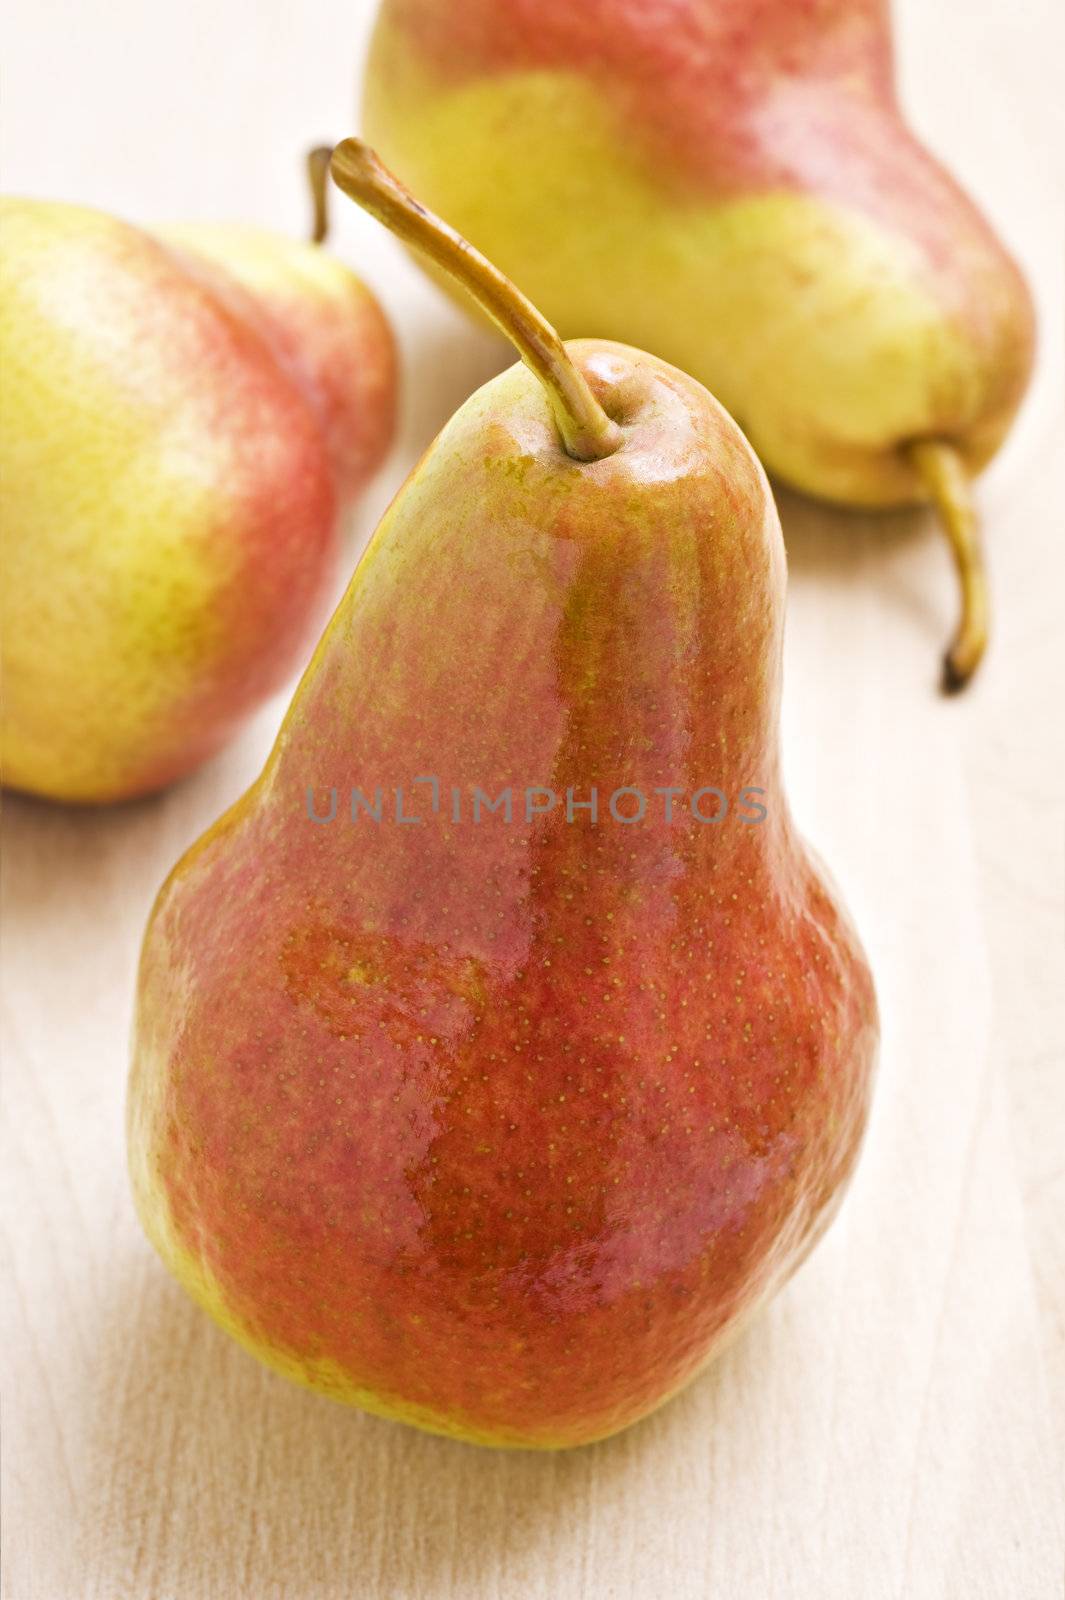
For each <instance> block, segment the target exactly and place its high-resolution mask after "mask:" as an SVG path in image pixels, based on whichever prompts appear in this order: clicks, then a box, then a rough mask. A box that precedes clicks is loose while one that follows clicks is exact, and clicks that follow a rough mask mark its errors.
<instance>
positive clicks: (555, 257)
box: [363, 0, 1033, 688]
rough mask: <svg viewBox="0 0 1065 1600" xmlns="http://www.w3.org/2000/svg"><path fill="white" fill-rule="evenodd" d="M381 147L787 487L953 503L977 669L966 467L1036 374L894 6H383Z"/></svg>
mask: <svg viewBox="0 0 1065 1600" xmlns="http://www.w3.org/2000/svg"><path fill="white" fill-rule="evenodd" d="M363 121H364V126H365V129H366V135H367V137H368V138H369V139H371V140H372V141H373V143H374V144H375V145H376V146H377V148H378V149H379V150H380V151H381V154H382V156H383V157H384V158H385V159H386V160H387V161H388V162H389V163H390V165H391V166H392V167H393V168H394V169H395V171H396V172H397V173H398V174H399V176H400V177H401V178H402V179H403V180H404V181H405V182H407V183H409V184H410V185H411V186H412V187H414V188H415V189H416V190H417V192H418V193H419V194H421V195H423V196H424V198H425V200H426V201H427V203H428V204H430V205H432V206H435V207H436V208H437V209H438V210H440V211H442V212H443V213H444V214H445V215H446V216H448V217H449V218H451V219H452V220H453V222H454V223H455V225H456V226H457V227H459V228H461V229H462V231H463V232H464V233H465V234H466V235H467V237H468V238H469V239H470V240H471V241H472V243H473V244H475V245H476V246H477V247H478V248H480V249H482V250H483V251H485V252H486V254H488V255H489V256H491V257H492V259H493V260H494V261H496V262H497V263H498V265H499V266H500V268H501V269H502V270H503V271H505V272H507V273H509V274H511V276H513V277H514V278H516V279H517V281H518V282H520V283H521V284H522V285H523V286H524V288H525V289H526V291H527V293H528V294H529V295H530V296H531V297H532V298H533V299H534V300H535V301H536V303H537V305H539V306H540V307H541V308H542V310H543V311H544V313H545V315H547V316H548V317H549V318H550V319H551V321H552V322H553V323H554V324H555V325H556V326H557V327H558V329H559V331H560V332H561V334H562V335H563V337H568V336H570V335H573V334H599V335H603V336H605V337H608V338H615V339H625V340H627V341H629V342H630V343H632V344H635V345H639V346H640V347H641V348H643V349H646V350H650V351H653V352H654V353H655V354H656V355H659V356H662V357H664V358H665V359H666V360H667V361H672V362H674V363H675V364H676V365H677V366H679V367H682V368H683V369H684V370H685V371H687V372H690V373H692V374H693V375H694V376H695V377H696V378H698V379H700V380H701V382H703V383H705V384H706V385H707V387H708V388H710V389H711V390H712V391H713V393H714V394H715V395H717V397H718V398H719V399H720V400H721V402H722V403H723V404H724V405H725V406H727V408H728V409H729V410H730V411H731V412H732V414H733V416H735V417H736V419H737V420H738V421H739V423H740V425H741V426H742V427H743V429H744V430H745V432H746V433H747V435H748V437H749V438H750V440H751V443H752V444H753V445H754V447H755V449H756V451H757V452H758V454H759V456H760V457H761V459H762V461H763V462H764V463H765V465H766V466H767V467H768V469H769V470H770V472H773V473H775V474H777V475H779V477H780V478H781V479H783V480H785V481H787V482H788V483H790V484H792V485H794V486H795V487H797V488H799V489H801V490H805V491H807V492H808V493H811V494H814V495H818V496H822V497H824V498H826V499H829V500H834V501H840V502H844V503H846V504H853V505H859V506H870V507H881V506H884V507H887V506H898V505H907V504H910V503H913V502H919V501H922V500H927V499H929V498H931V499H933V500H935V501H936V502H937V503H938V504H939V506H940V508H941V512H942V517H943V522H944V526H945V528H946V531H947V533H948V534H949V536H950V539H951V541H952V545H953V549H954V554H955V558H956V561H957V565H958V569H959V576H960V582H961V586H962V613H963V614H962V618H961V622H960V625H959V628H958V632H957V634H956V637H955V638H954V640H953V642H952V645H951V648H950V650H949V652H948V655H947V658H946V666H945V682H946V684H947V686H948V687H953V688H956V687H959V686H960V685H961V684H962V683H964V682H965V681H966V680H967V679H968V678H969V677H970V676H971V675H972V673H973V671H974V670H975V668H976V665H977V663H978V661H979V659H980V656H981V654H982V652H983V649H984V645H985V641H986V635H987V595H986V583H985V579H984V574H983V566H982V558H981V553H980V549H979V541H978V536H977V529H976V524H975V519H974V516H973V512H972V507H971V496H970V492H969V483H968V479H969V476H970V475H971V474H972V473H974V472H976V471H978V470H979V468H981V467H982V466H983V465H984V464H985V462H987V461H988V460H989V458H990V457H991V456H992V455H993V454H994V452H995V450H996V449H997V448H998V446H999V444H1000V443H1001V442H1002V439H1003V437H1004V436H1005V434H1006V432H1007V429H1008V428H1009V425H1010V423H1011V421H1012V419H1013V416H1014V414H1015V412H1016V409H1017V406H1018V403H1019V401H1020V399H1021V396H1022V394H1023V392H1024V388H1025V384H1026V381H1027V378H1028V373H1029V368H1030V364H1031V356H1032V343H1033V319H1032V309H1031V304H1030V300H1029V296H1028V292H1027V290H1026V288H1025V285H1024V282H1023V280H1022V278H1021V276H1020V274H1019V272H1018V270H1017V267H1016V266H1015V264H1014V263H1013V261H1012V260H1011V259H1010V257H1009V255H1008V254H1007V253H1006V251H1005V250H1004V249H1003V247H1002V245H1001V244H1000V243H999V242H998V240H997V239H996V238H995V236H994V234H993V232H992V230H991V228H990V227H989V225H988V223H987V222H986V221H985V219H984V218H983V217H982V216H981V215H980V213H979V211H978V210H977V209H976V207H975V206H974V205H973V204H972V202H971V201H970V200H969V199H968V198H967V196H966V195H965V194H964V193H963V192H962V190H961V189H960V188H959V187H958V185H957V184H956V183H955V182H954V181H953V179H952V178H951V177H950V176H949V175H948V173H947V172H945V171H944V169H943V168H942V167H941V166H940V165H939V163H938V162H936V161H935V160H934V159H933V157H932V156H931V155H930V154H929V153H928V151H927V150H926V149H925V148H924V147H923V146H922V145H921V143H920V142H919V141H918V140H917V139H916V138H915V137H914V135H913V134H912V133H911V132H910V130H909V129H908V128H907V126H906V124H905V121H904V120H903V118H902V115H901V113H900V109H899V105H898V101H897V98H896V93H895V86H894V75H893V62H892V40H891V29H890V20H889V14H888V5H887V0H805V3H802V4H796V3H795V0H644V3H642V4H638V5H634V4H632V3H631V0H581V3H579V4H572V3H571V0H536V3H535V4H531V3H529V0H464V4H463V5H462V6H461V7H460V8H456V7H454V6H452V5H449V4H447V3H446V0H383V3H382V6H381V10H380V16H379V20H378V24H377V29H376V33H375V36H374V41H373V47H372V50H371V54H370V59H369V66H368V70H367V75H366V83H365V94H364V108H363Z"/></svg>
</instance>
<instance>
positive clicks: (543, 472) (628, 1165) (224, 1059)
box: [128, 140, 877, 1448]
mask: <svg viewBox="0 0 1065 1600" xmlns="http://www.w3.org/2000/svg"><path fill="white" fill-rule="evenodd" d="M333 162H334V174H335V176H336V178H337V181H338V183H339V184H340V185H341V187H343V188H344V189H345V190H347V192H348V193H349V194H351V195H352V196H353V197H355V198H356V199H358V200H359V201H360V202H361V203H362V204H364V205H366V206H367V207H368V208H369V209H371V210H373V211H375V212H376V214H377V215H379V216H380V217H381V218H382V219H383V220H385V221H387V222H388V224H389V225H390V226H391V227H393V228H394V229H395V230H396V231H397V232H400V233H401V234H403V235H405V236H406V237H407V238H408V240H411V241H413V242H415V243H417V244H418V245H419V247H421V248H423V249H427V250H430V251H432V253H433V254H434V257H435V259H436V260H437V262H438V263H439V264H440V265H442V266H443V267H444V268H446V270H448V271H452V272H455V273H456V274H457V275H458V276H459V277H460V279H461V280H462V281H463V282H464V283H465V284H466V286H467V288H468V289H469V290H470V291H471V292H473V293H475V294H476V295H477V296H478V298H479V301H480V303H481V305H482V306H483V308H484V309H485V310H486V311H487V312H488V313H489V314H490V315H492V316H494V317H495V318H496V319H497V320H498V321H499V323H500V325H501V326H502V327H503V328H504V330H505V331H506V332H507V333H508V334H509V335H510V337H511V338H512V339H513V340H514V342H515V344H516V345H517V346H518V349H519V350H520V352H521V354H522V356H523V358H524V361H525V365H524V366H523V365H520V364H519V365H517V366H515V367H513V368H511V369H510V370H509V371H507V372H505V373H503V374H502V375H501V376H500V377H498V378H496V379H494V380H493V381H492V382H490V383H488V384H487V385H485V387H484V388H482V389H480V390H479V391H478V392H477V393H476V394H474V395H473V396H472V397H471V399H469V400H468V401H467V402H466V404H465V405H463V406H462V408H461V409H460V410H459V411H458V412H457V413H456V415H455V416H454V417H453V418H452V419H451V421H450V422H449V423H448V425H447V426H446V427H445V428H444V430H443V432H442V433H441V434H440V436H439V437H438V438H437V440H436V441H435V443H434V444H433V445H432V446H431V447H430V449H429V451H428V452H427V454H426V455H425V457H424V458H423V460H422V461H421V462H420V464H419V465H418V466H417V467H416V468H415V470H414V472H413V473H412V474H411V476H410V477H409V478H408V480H407V482H406V484H405V485H404V487H403V488H402V489H401V490H400V492H399V494H398V495H397V496H396V499H395V500H394V501H393V503H392V505H391V507H390V508H389V510H388V512H387V513H386V515H385V517H384V519H383V520H382V522H381V524H380V526H379V527H378V529H377V531H376V533H375V535H374V537H373V539H372V541H371V543H370V545H369V547H368V549H367V551H366V554H365V555H364V556H363V558H362V561H361V562H360V564H359V566H358V568H357V570H356V572H355V575H354V577H353V579H352V582H351V585H350V587H349V589H348V591H347V593H346V595H345V596H344V599H343V600H342V602H341V604H340V606H339V608H338V610H337V612H336V614H335V616H334V617H333V620H332V622H331V623H330V625H329V627H328V629H327V631H326V633H325V635H324V637H323V639H322V641H321V643H320V644H319V646H318V649H317V651H316V652H315V655H314V657H313V659H312V661H311V663H310V665H309V667H308V669H307V671H306V673H305V674H304V677H303V680H302V682H301V683H300V685H299V688H298V690H297V692H296V697H295V699H294V701H293V703H292V706H291V708H290V710H289V713H288V715H287V717H286V718H285V721H284V724H283V726H282V729H281V732H280V734H279V736H278V739H277V743H276V745H275V747H274V750H273V752H272V754H271V756H270V758H269V760H268V762H267V764H266V767H265V769H264V771H263V773H262V775H261V777H260V778H259V779H258V781H257V782H256V783H255V784H254V785H253V786H252V788H251V789H249V791H248V792H247V794H245V795H244V797H243V798H242V799H241V800H240V801H238V802H237V804H236V805H235V806H234V807H233V808H232V810H230V811H229V812H227V813H226V814H225V815H224V816H223V817H222V818H221V819H220V821H218V822H217V823H216V824H215V825H214V827H212V828H211V829H210V830H209V831H208V832H207V833H206V834H205V835H204V837H203V838H202V839H201V840H200V841H199V842H198V843H197V844H196V845H194V846H193V847H192V849H191V850H190V851H189V852H188V854H187V855H185V857H184V858H183V859H182V860H181V861H180V862H179V864H178V865H177V867H176V868H175V870H174V872H173V873H172V875H171V877H170V878H169V880H168V882H167V883H166V884H165V885H164V887H163V889H162V891H161V893H160V896H159V899H158V901H157V903H156V906H155V909H154V911H153V913H152V918H151V922H150V924H149V928H148V931H147V935H146V938H145V943H144V950H143V955H142V960H141V968H140V978H139V985H138V998H137V1017H136V1026H135V1034H134V1047H133V1063H132V1071H131V1078H130V1090H129V1119H128V1126H129V1150H130V1163H131V1172H132V1179H133V1187H134V1192H135V1196H136V1201H137V1206H138V1209H139V1212H140V1215H141V1218H142V1220H143V1222H144V1226H145V1228H146V1230H147V1232H148V1235H149V1237H150V1238H151V1239H152V1241H153V1242H154V1243H155V1245H156V1246H157V1248H158V1250H159V1252H160V1254H161V1255H162V1257H163V1259H164V1261H165V1262H166V1263H167V1264H168V1266H169V1267H170V1268H171V1270H172V1271H173V1272H174V1273H175V1275H176V1276H177V1278H178V1279H179V1280H180V1281H181V1282H182V1283H183V1284H184V1285H185V1286H186V1288H187V1289H188V1290H189V1292H190V1293H191V1294H192V1295H193V1296H194V1297H195V1298H196V1300H198V1301H199V1302H200V1304H201V1305H202V1306H204V1307H205V1308H206V1309H207V1310H208V1311H209V1312H210V1313H211V1314H212V1315H213V1316H214V1317H216V1318H217V1320H218V1321H219V1322H220V1323H221V1324H222V1326H223V1327H225V1328H226V1329H228V1330H229V1332H230V1333H232V1334H233V1335H235V1337H236V1338H237V1339H239V1340H240V1341H241V1343H242V1344H244V1345H245V1346H246V1347H247V1348H248V1349H249V1350H251V1351H252V1352H254V1353H255V1354H256V1355H258V1356H259V1357H261V1359H262V1360H263V1361H265V1362H267V1363H268V1364H269V1365H270V1366H272V1367H274V1368H276V1369H277V1370H278V1371H280V1372H282V1373H284V1374H286V1375H287V1376H289V1377H290V1378H294V1379H297V1380H298V1381H300V1382H302V1383H305V1384H307V1385H309V1386H310V1387H311V1388H312V1389H316V1390H318V1391H319V1392H321V1393H323V1394H327V1395H331V1396H333V1397H334V1398H336V1399H338V1400H344V1401H348V1402H351V1403H352V1404H355V1405H358V1406H362V1407H364V1408H365V1409H367V1410H369V1411H374V1412H377V1413H380V1414H381V1415H383V1416H387V1417H393V1418H397V1419H401V1420H403V1421H405V1422H410V1423H414V1424H417V1425H418V1426H420V1427H423V1428H427V1429H430V1430H433V1431H435V1432H438V1433H443V1434H449V1435H452V1436H454V1437H456V1438H460V1439H465V1440H470V1441H475V1442H478V1443H482V1444H490V1445H507V1446H519V1447H535V1448H559V1447H563V1446H569V1445H577V1444H581V1443H584V1442H587V1441H589V1440H592V1439H597V1438H600V1437H603V1436H605V1435H607V1434H610V1433H613V1432H614V1431H616V1430H617V1429H619V1428H623V1427H625V1426H626V1425H627V1424H629V1423H631V1422H634V1421H636V1420H637V1419H638V1418H639V1417H642V1416H643V1415H645V1414H646V1413H647V1412H649V1411H651V1410H652V1409H653V1408H654V1407H655V1406H657V1405H659V1404H660V1403H661V1402H662V1401H663V1400H665V1399H667V1398H668V1397H669V1396H670V1395H672V1394H673V1393H674V1392H675V1391H676V1390H677V1389H679V1388H680V1386H681V1385H682V1384H684V1383H685V1382H686V1381H687V1380H688V1379H689V1378H691V1377H692V1375H693V1374H694V1373H696V1372H697V1371H698V1370H699V1368H700V1367H702V1366H703V1364H704V1363H705V1362H706V1361H707V1360H708V1359H709V1358H710V1357H711V1356H712V1355H713V1354H714V1353H715V1351H717V1350H718V1349H719V1348H720V1347H721V1345H722V1343H723V1342H724V1341H725V1340H726V1339H727V1338H728V1337H729V1336H730V1335H731V1334H733V1333H734V1332H735V1330H736V1329H737V1328H738V1327H739V1326H740V1325H741V1324H742V1323H743V1321H744V1320H745V1319H746V1318H747V1317H748V1315H749V1314H750V1313H751V1312H752V1311H753V1310H754V1308H755V1307H756V1306H758V1305H759V1304H760V1303H761V1302H763V1301H764V1300H765V1299H766V1297H767V1296H768V1295H770V1294H771V1293H772V1292H773V1291H774V1290H775V1289H776V1288H777V1287H779V1285H780V1284H781V1283H783V1281H784V1280H785V1279H786V1278H787V1277H788V1276H789V1274H790V1273H791V1272H792V1271H793V1270H794V1268H795V1267H796V1266H797V1264H798V1263H799V1262H800V1261H801V1260H802V1258H803V1257H804V1256H805V1255H806V1253H807V1252H808V1251H809V1249H810V1248H811V1246H812V1245H813V1244H814V1242H815V1241H816V1240H817V1238H818V1237H819V1235H820V1234H821V1232H822V1231H823V1229H824V1228H825V1226H826V1225H827V1223H828V1221H829V1219H830V1218H831V1216H832V1214H833V1213H834V1211H835V1209H836V1206H837V1204H838V1202H839V1199H840V1195H841V1190H842V1187H843V1185H844V1183H845V1181H846V1179H847V1177H848V1175H849V1173H850V1172H851V1169H852V1167H853V1164H854V1161H855V1156H856V1153H857V1150H858V1145H859V1140H860V1137H861V1133H862V1129H863V1125H864V1123H865V1120H866V1113H867V1108H868V1102H869V1092H870V1081H871V1074H872V1070H873V1064H874V1057H875V1053H876V1043H877V1016H876V1006H875V1000H874V993H873V985H872V980H871V977H870V974H869V970H868V967H867V965H866V961H865V958H864V956H863V954H862V950H861V947H860V945H859V942H858V938H857V935H856V934H855V931H854V929H853V927H852V925H851V923H850V921H849V919H848V917H847V915H846V913H845V911H844V909H843V907H842V905H841V904H840V901H839V899H838V897H837V895H836V893H835V891H834V890H833V888H832V887H831V885H830V884H829V882H828V880H827V879H826V877H825V875H824V873H823V871H822V869H821V868H820V866H819V865H818V864H817V862H816V860H815V859H814V858H813V857H812V856H811V854H810V853H809V852H808V850H807V849H806V847H805V845H804V844H803V842H802V840H801V839H800V838H799V836H798V834H797V833H796V831H795V828H794V825H793V823H792V820H791V817H790V815H789V812H788V807H787V802H786V800H785V797H784V793H783V790H782V787H781V777H780V757H779V749H778V736H777V722H778V711H779V695H780V670H781V627H782V612H783V601H784V582H785V566H784V552H783V547H782V543H781V535H780V525H779V522H778V519H777V515H776V511H775V509H774V506H773V501H772V497H771V495H770V491H769V487H768V484H767V482H766V478H765V475H764V473H763V471H762V469H761V467H760V466H759V464H758V461H757V460H756V458H755V456H754V454H753V453H752V451H751V449H750V447H749V446H748V444H747V442H746V441H745V439H744V438H743V436H742V434H741V433H740V431H739V429H738V428H737V427H736V426H735V424H734V423H733V422H732V420H731V419H730V418H729V416H728V415H727V414H726V412H725V411H723V410H722V408H721V407H720V406H719V405H718V404H717V402H716V401H715V400H713V399H712V398H711V396H710V395H709V394H708V393H707V391H706V390H705V389H704V388H703V387H702V386H701V385H700V384H699V383H697V382H696V381H695V379H693V378H691V377H689V376H687V375H686V374H684V373H682V372H680V371H678V370H677V369H676V368H674V367H671V366H669V365H668V364H667V363H666V362H664V361H662V360H661V359H659V358H657V357H654V356H649V355H646V354H644V353H643V352H641V351H639V350H634V349H631V348H629V347H627V346H625V345H621V344H617V343H612V342H608V341H604V340H592V339H582V340H576V341H573V342H571V343H569V344H568V345H565V346H563V345H562V343H561V341H560V340H559V338H558V336H557V334H555V333H554V331H553V330H552V329H551V328H550V327H549V326H548V325H547V324H546V323H545V322H544V321H543V319H542V318H541V317H540V316H539V314H538V313H537V312H536V311H535V310H534V309H533V307H532V306H531V305H530V304H529V303H528V302H527V301H525V300H524V299H523V297H522V296H521V295H520V294H519V293H518V292H517V290H516V289H515V288H514V287H513V286H512V285H511V284H509V283H508V282H507V281H506V280H505V279H504V278H502V277H501V275H500V274H499V273H498V272H496V271H495V270H494V269H493V268H492V267H491V266H490V265H489V264H488V262H487V261H485V260H484V258H483V257H481V256H479V255H478V254H477V253H476V252H475V251H473V250H471V249H470V247H469V246H468V245H467V244H465V243H464V242H463V241H462V240H461V239H459V238H458V236H457V235H455V234H453V233H452V232H451V231H450V230H449V229H448V228H447V227H446V226H445V225H444V224H443V223H441V222H440V221H439V220H438V219H436V218H434V217H432V216H431V215H430V214H428V213H427V212H426V211H425V210H424V209H423V208H421V207H419V206H417V205H416V203H415V202H414V201H412V200H411V198H410V196H409V195H408V194H407V193H406V191H405V190H403V189H402V187H401V186H399V185H398V184H396V182H395V180H393V179H392V178H391V177H390V175H389V174H388V173H387V172H386V171H385V170H384V169H383V168H382V167H381V166H380V165H379V164H378V163H377V162H376V161H375V159H374V157H373V156H372V153H370V152H368V151H367V150H366V148H365V146H362V145H360V144H358V143H357V142H356V141H352V140H348V141H345V142H344V144H342V145H341V146H340V147H339V148H338V150H337V151H336V152H335V154H334V158H333ZM330 791H332V796H331V802H332V803H330ZM712 791H713V792H712ZM756 792H757V794H758V795H759V796H760V798H755V797H754V796H755V793H756ZM341 793H342V794H343V801H342V802H341V801H339V795H340V794H341ZM508 796H509V801H510V803H509V804H508V803H507V801H508ZM471 808H472V809H471ZM330 813H332V816H331V817H330ZM641 813H642V814H641ZM759 813H760V815H759ZM375 817H376V820H375Z"/></svg>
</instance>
